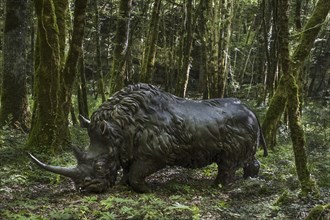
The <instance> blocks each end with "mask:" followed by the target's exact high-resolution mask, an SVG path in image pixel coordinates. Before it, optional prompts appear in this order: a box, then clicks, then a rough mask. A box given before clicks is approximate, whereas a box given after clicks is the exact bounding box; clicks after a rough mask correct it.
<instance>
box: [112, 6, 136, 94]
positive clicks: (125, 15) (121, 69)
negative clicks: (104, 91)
mask: <svg viewBox="0 0 330 220" xmlns="http://www.w3.org/2000/svg"><path fill="white" fill-rule="evenodd" d="M131 9H132V0H121V1H120V6H119V17H118V23H117V32H116V38H115V49H114V55H113V62H112V69H111V79H110V95H112V94H113V93H115V92H116V91H118V90H120V89H122V88H123V87H124V81H125V79H126V77H125V73H126V54H127V51H128V38H129V32H130V19H131V18H130V14H131Z"/></svg>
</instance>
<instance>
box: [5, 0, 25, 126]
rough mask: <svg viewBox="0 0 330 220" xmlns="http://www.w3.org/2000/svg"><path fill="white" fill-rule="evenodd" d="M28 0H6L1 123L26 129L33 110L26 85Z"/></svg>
mask: <svg viewBox="0 0 330 220" xmlns="http://www.w3.org/2000/svg"><path fill="white" fill-rule="evenodd" d="M27 11H28V1H27V0H22V1H12V0H7V1H6V15H5V27H4V42H3V43H4V44H3V56H4V57H3V62H4V69H3V75H2V77H3V78H2V87H1V89H2V92H1V109H0V125H5V124H7V123H9V125H10V126H12V127H14V128H17V129H23V130H24V131H27V129H28V128H29V126H30V112H29V106H28V98H27V85H26V77H27V73H26V56H27V54H26V50H27V48H26V40H27V37H28V35H27V34H28V31H27V25H28V24H27V20H26V17H27Z"/></svg>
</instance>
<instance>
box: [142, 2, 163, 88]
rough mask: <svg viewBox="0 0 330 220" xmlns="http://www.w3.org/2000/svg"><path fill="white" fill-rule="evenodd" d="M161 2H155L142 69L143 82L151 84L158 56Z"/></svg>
mask: <svg viewBox="0 0 330 220" xmlns="http://www.w3.org/2000/svg"><path fill="white" fill-rule="evenodd" d="M160 5H161V0H155V2H154V6H153V10H152V16H151V21H150V25H149V31H148V35H147V40H146V44H145V49H144V56H143V60H142V67H141V81H143V82H148V83H150V82H151V80H152V76H153V71H154V66H155V56H156V43H157V40H158V27H159V16H160V15H159V12H160Z"/></svg>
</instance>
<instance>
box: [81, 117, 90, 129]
mask: <svg viewBox="0 0 330 220" xmlns="http://www.w3.org/2000/svg"><path fill="white" fill-rule="evenodd" d="M79 122H80V127H82V128H88V126H89V125H90V123H91V122H90V121H89V120H88V119H87V118H85V117H84V116H82V115H79Z"/></svg>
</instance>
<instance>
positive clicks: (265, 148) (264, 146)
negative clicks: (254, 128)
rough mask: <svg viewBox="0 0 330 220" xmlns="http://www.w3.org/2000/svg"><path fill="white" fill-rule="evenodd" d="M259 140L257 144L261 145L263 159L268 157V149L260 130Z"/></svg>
mask: <svg viewBox="0 0 330 220" xmlns="http://www.w3.org/2000/svg"><path fill="white" fill-rule="evenodd" d="M259 132H260V138H259V144H260V145H262V149H263V150H264V155H263V156H264V157H267V156H268V149H267V145H266V141H265V137H264V135H263V133H262V130H261V129H260V131H259Z"/></svg>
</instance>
